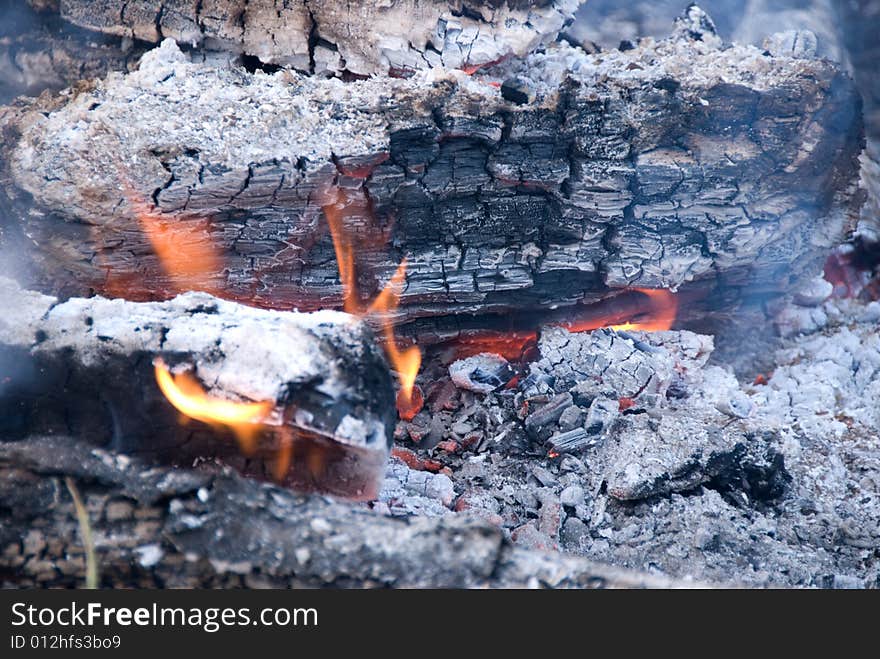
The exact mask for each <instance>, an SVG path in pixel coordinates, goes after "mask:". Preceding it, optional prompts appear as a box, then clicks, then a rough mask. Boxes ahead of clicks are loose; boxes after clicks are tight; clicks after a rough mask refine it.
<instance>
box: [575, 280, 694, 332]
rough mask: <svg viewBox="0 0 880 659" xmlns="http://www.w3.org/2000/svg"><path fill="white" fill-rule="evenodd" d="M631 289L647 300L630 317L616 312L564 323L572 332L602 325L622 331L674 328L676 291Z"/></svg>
mask: <svg viewBox="0 0 880 659" xmlns="http://www.w3.org/2000/svg"><path fill="white" fill-rule="evenodd" d="M631 290H632V291H634V292H636V293H640V294H641V295H643V296H645V297H647V300H646V304H645V305H644V306H643V307H640V308H639V309H638V310H637V311H636V312H635V313H632V314H629V317H626V318H621V317H620V316H619V315H618V314H614V315H611V316H599V317H598V318H590V319H584V320H575V321H572V322H568V323H563V324H562V325H563V326H564V327H565V328H566V329H568V330H569V331H571V332H588V331H590V330H595V329H600V328H602V327H610V328H611V329H615V330H620V331H626V330H643V331H646V332H663V331H665V330H668V329H672V325H673V323H675V317H676V315H677V314H678V299H677V298H676V297H675V294H674V293H670V292H669V291H667V290H664V289H662V288H633V289H631ZM618 321H622V322H618Z"/></svg>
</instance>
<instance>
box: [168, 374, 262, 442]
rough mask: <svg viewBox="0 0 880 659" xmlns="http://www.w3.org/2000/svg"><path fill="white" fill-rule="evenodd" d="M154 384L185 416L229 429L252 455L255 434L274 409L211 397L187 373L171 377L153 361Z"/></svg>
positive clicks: (260, 404) (260, 403) (257, 404)
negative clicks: (156, 384)
mask: <svg viewBox="0 0 880 659" xmlns="http://www.w3.org/2000/svg"><path fill="white" fill-rule="evenodd" d="M153 367H154V370H155V373H156V382H157V383H158V384H159V388H160V389H161V390H162V393H163V394H165V397H166V398H167V399H168V401H169V402H170V403H171V404H172V405H174V407H176V408H177V409H178V410H179V411H180V412H182V413H183V414H185V415H186V416H188V417H190V418H192V419H196V420H197V421H203V422H204V423H210V424H220V425H222V426H225V427H227V428H229V429H230V430H232V431H233V432H234V433H235V436H236V437H237V438H238V440H239V444H240V445H241V448H242V450H243V451H244V452H245V453H251V452H253V449H254V447H255V446H254V445H255V436H256V432H257V431H258V430H259V428H260V424H261V423H262V421H263V419H265V417H266V415H267V414H268V413H269V411H270V410H271V409H272V407H273V403H272V402H270V401H265V402H259V403H238V402H235V401H230V400H223V399H220V398H211V397H210V396H208V395H207V394H206V393H205V390H204V389H203V388H202V386H201V385H200V384H199V382H198V380H196V378H195V377H194V376H192V375H191V374H189V373H179V374H176V375H171V372H170V371H169V370H168V367H167V366H165V363H164V362H163V361H162V360H160V359H157V360H156V361H155V362H153Z"/></svg>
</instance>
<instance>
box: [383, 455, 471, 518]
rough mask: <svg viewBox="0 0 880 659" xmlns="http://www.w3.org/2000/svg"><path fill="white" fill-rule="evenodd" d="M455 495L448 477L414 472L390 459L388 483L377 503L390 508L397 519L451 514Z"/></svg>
mask: <svg viewBox="0 0 880 659" xmlns="http://www.w3.org/2000/svg"><path fill="white" fill-rule="evenodd" d="M454 496H455V493H454V490H453V484H452V480H450V478H449V477H448V476H446V475H445V474H433V473H431V472H428V471H419V470H416V469H411V468H410V467H408V466H407V465H406V464H405V463H404V462H403V461H401V460H400V459H398V458H396V457H391V459H390V460H389V461H388V470H387V472H386V474H385V482H384V483H383V484H382V489H381V491H380V492H379V498H378V501H379V502H381V503H383V504H385V505H387V506H388V513H389V514H392V515H395V516H405V515H414V514H419V515H430V516H432V517H438V516H443V515H446V514H450V513H451V510H450V508H449V507H450V504H451V503H452V501H453V498H454Z"/></svg>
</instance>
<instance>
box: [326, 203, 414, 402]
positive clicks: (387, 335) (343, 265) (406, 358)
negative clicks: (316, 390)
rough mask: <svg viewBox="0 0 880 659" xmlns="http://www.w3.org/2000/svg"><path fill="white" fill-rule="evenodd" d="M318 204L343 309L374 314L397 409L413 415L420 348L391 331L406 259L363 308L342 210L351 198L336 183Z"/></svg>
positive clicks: (352, 249) (403, 283) (400, 291)
mask: <svg viewBox="0 0 880 659" xmlns="http://www.w3.org/2000/svg"><path fill="white" fill-rule="evenodd" d="M322 197H323V199H322V200H321V208H322V210H323V211H324V216H325V217H326V218H327V226H328V227H329V229H330V237H331V238H332V240H333V249H334V251H335V252H336V263H337V267H338V268H339V281H340V282H341V284H342V294H343V309H344V310H345V311H346V312H348V313H351V314H355V315H357V316H361V317H363V316H371V315H374V316H377V317H378V318H379V321H380V322H381V325H382V335H383V337H384V339H385V341H384V348H385V353H386V354H387V355H388V360H389V361H390V362H391V366H392V368H393V369H394V371H395V372H396V373H397V378H398V381H399V383H400V392H399V394H398V396H397V410H398V413H399V414H400V416H401V418H407V417H408V418H412V417H413V416H415V414H416V413H418V411H419V409H421V406H422V401H421V397H420V396H414V395H413V390H414V387H415V382H416V376H417V375H418V373H419V367H420V366H421V363H422V352H421V350H419V348H418V347H417V346H410V347H408V348H401V347H399V346H398V344H397V337H396V336H395V334H394V320H393V313H394V311H395V310H396V309H397V308H398V306H399V305H400V296H401V294H402V292H403V289H404V285H405V283H406V259H403V260H402V261H401V262H400V264H399V265H398V266H397V270H396V271H395V272H394V275H393V276H392V277H391V279H390V280H388V283H387V284H386V285H385V287H384V288H383V289H382V291H381V292H380V293H379V295H377V296H376V299H374V300H373V302H372V303H371V304H370V305H369V306H368V307H367V308H366V309H364V308H363V305H362V304H361V301H360V296H359V295H358V290H357V272H356V269H355V244H354V241H353V240H352V237H351V235H350V234H349V233H348V232H347V231H346V230H345V221H344V220H345V213H346V208H347V207H348V205H349V202H350V200H349V199H348V197H347V195H346V194H345V193H344V192H343V191H342V190H341V189H339V188H338V187H334V189H332V190H327V191H325V192H324V193H323V195H322Z"/></svg>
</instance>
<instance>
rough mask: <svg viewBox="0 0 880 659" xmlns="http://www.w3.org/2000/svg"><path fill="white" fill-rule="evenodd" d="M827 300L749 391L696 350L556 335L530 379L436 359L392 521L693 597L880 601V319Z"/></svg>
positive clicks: (631, 335)
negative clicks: (565, 555)
mask: <svg viewBox="0 0 880 659" xmlns="http://www.w3.org/2000/svg"><path fill="white" fill-rule="evenodd" d="M816 287H817V288H818V289H819V290H820V291H822V292H823V294H820V295H818V296H814V297H812V298H809V297H801V298H799V299H798V301H799V302H800V304H795V305H792V307H789V308H787V309H785V310H784V312H783V313H781V314H780V318H781V321H780V322H783V321H784V322H787V323H788V325H787V327H788V328H789V330H790V331H791V318H808V319H812V322H805V323H804V326H802V327H800V328H799V330H800V331H798V332H796V333H793V332H792V333H793V335H792V336H789V337H788V338H785V339H780V340H778V341H777V342H776V343H775V344H774V346H773V348H771V351H770V352H769V353H768V354H762V355H755V354H754V352H755V351H754V350H752V351H751V352H752V357H753V359H754V360H755V363H759V362H760V359H761V358H763V359H764V361H765V363H769V365H770V367H771V369H770V370H769V371H765V372H762V373H753V374H752V375H751V377H742V376H741V377H739V378H738V377H737V376H736V375H735V374H734V371H733V368H732V367H731V366H729V365H725V364H723V363H719V360H717V359H715V358H713V348H714V346H713V337H711V336H706V335H700V334H696V333H693V332H690V331H663V332H642V331H623V330H620V331H618V330H615V329H610V328H605V329H599V330H595V331H592V332H582V333H571V332H569V331H567V330H566V329H564V328H561V327H547V328H544V329H543V331H542V332H541V334H540V338H539V340H538V343H537V350H538V352H539V357H538V358H537V359H535V360H534V361H531V362H530V363H529V362H526V363H516V362H513V363H509V362H508V361H507V360H505V359H504V358H502V357H500V356H499V355H495V354H491V353H483V354H479V355H475V356H470V357H467V358H465V359H460V360H456V361H453V362H452V363H450V364H448V365H446V364H443V363H442V359H438V360H436V361H434V363H433V364H432V365H429V366H428V367H427V368H426V371H425V373H424V374H423V376H422V378H421V380H420V381H421V382H422V386H423V387H425V399H426V405H425V407H424V409H423V410H422V411H421V412H420V413H419V414H418V415H416V416H415V417H414V418H413V419H412V421H409V422H400V423H399V425H398V427H397V432H396V439H397V442H398V445H399V446H398V448H397V449H396V450H395V451H394V452H393V456H394V457H392V465H391V468H390V470H389V475H388V477H387V478H386V482H385V486H384V489H383V492H382V494H381V495H380V501H379V502H378V503H377V504H376V507H378V508H379V509H381V510H383V511H384V512H386V513H387V514H389V515H394V516H409V515H440V516H445V515H462V514H464V515H473V516H477V517H480V518H482V519H484V520H488V521H489V522H490V523H492V524H496V525H498V526H499V527H500V528H501V529H502V530H503V532H504V533H505V534H506V535H508V536H509V538H510V539H511V540H512V542H513V543H515V544H519V545H524V546H527V547H530V548H539V549H546V550H555V549H560V550H563V551H565V552H571V553H575V554H582V555H585V556H589V557H590V558H592V559H595V560H599V561H603V562H607V563H611V564H615V565H619V566H626V567H629V568H635V569H639V570H644V571H647V572H655V573H662V574H665V575H672V576H675V577H677V578H683V579H694V580H699V581H708V582H715V583H739V584H748V585H779V586H794V585H797V586H818V587H836V588H840V587H859V588H861V587H877V586H878V585H880V563H878V560H877V551H876V548H877V547H878V546H880V495H878V492H880V405H878V401H880V334H878V331H877V328H878V323H880V302H877V301H858V300H854V299H852V298H847V299H840V298H836V297H828V296H829V294H830V293H831V289H832V286H831V284H830V283H828V282H824V281H822V282H819V283H817V284H816ZM824 297H827V298H828V299H823V298H824ZM817 318H818V319H820V320H819V322H817V321H816V319H817ZM741 350H742V351H743V352H749V347H748V346H741ZM761 350H763V346H762V347H761ZM428 383H430V384H428Z"/></svg>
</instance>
